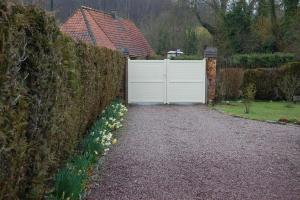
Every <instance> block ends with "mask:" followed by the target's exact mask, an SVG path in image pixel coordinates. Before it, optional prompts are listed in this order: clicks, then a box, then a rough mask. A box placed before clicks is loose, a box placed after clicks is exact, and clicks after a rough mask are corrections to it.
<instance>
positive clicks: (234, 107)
mask: <svg viewBox="0 0 300 200" xmlns="http://www.w3.org/2000/svg"><path fill="white" fill-rule="evenodd" d="M215 108H216V109H217V110H220V111H223V112H225V113H228V114H231V115H236V116H240V117H245V118H249V119H256V120H263V121H266V120H271V121H278V120H280V119H288V120H292V119H295V120H298V121H299V120H300V104H292V103H287V102H271V101H255V102H253V103H252V104H251V111H250V113H249V114H246V113H245V107H244V105H243V103H241V102H239V101H231V102H230V103H228V102H227V103H226V104H217V105H216V106H215Z"/></svg>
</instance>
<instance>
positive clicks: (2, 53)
mask: <svg viewBox="0 0 300 200" xmlns="http://www.w3.org/2000/svg"><path fill="white" fill-rule="evenodd" d="M8 2H9V3H8ZM124 66H125V58H124V57H123V56H122V55H121V54H119V53H118V52H116V51H112V50H108V49H105V48H103V49H100V48H97V47H94V46H90V45H86V44H83V43H80V42H79V43H78V42H75V41H73V40H72V39H70V38H69V37H67V36H64V35H63V34H62V33H61V32H60V31H59V27H58V26H57V25H56V22H55V19H54V18H53V17H51V16H48V15H46V14H45V12H44V11H42V10H39V9H36V8H34V7H23V6H20V5H16V4H13V3H11V1H0V161H1V162H0V199H42V197H43V195H44V194H45V193H48V192H49V191H48V188H49V187H48V186H49V184H51V182H52V178H53V174H54V173H55V172H56V171H57V169H58V167H59V166H61V165H62V164H63V163H64V162H65V161H66V160H67V159H68V158H69V156H70V155H71V154H72V153H74V149H76V146H77V145H78V142H79V140H80V139H81V138H82V137H83V135H84V133H85V132H86V130H87V128H88V127H89V126H90V125H91V124H92V122H93V121H94V120H95V119H96V117H97V116H98V114H99V113H100V112H101V111H102V109H103V108H104V107H105V106H107V105H108V104H109V103H111V101H112V100H114V99H115V98H116V96H117V95H118V93H119V90H120V87H121V84H122V77H123V71H124V70H123V68H124Z"/></svg>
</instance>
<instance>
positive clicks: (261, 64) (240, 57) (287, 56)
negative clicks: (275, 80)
mask: <svg viewBox="0 0 300 200" xmlns="http://www.w3.org/2000/svg"><path fill="white" fill-rule="evenodd" d="M292 61H295V55H294V54H291V53H266V54H262V53H260V54H237V55H234V56H233V57H232V64H233V66H238V67H243V68H275V67H279V66H281V65H283V64H286V63H288V62H292Z"/></svg>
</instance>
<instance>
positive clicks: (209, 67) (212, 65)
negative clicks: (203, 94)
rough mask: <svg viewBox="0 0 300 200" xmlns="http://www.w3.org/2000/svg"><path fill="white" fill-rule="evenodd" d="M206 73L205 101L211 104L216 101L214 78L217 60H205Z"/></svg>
mask: <svg viewBox="0 0 300 200" xmlns="http://www.w3.org/2000/svg"><path fill="white" fill-rule="evenodd" d="M206 73H207V81H208V82H207V86H208V88H207V100H208V102H212V101H215V100H216V78H217V59H216V58H206Z"/></svg>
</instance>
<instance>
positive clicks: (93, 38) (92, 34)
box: [80, 8, 97, 45]
mask: <svg viewBox="0 0 300 200" xmlns="http://www.w3.org/2000/svg"><path fill="white" fill-rule="evenodd" d="M80 11H81V13H82V16H83V20H84V23H85V24H86V28H87V30H88V33H89V34H90V37H91V39H92V42H93V43H94V45H96V44H97V41H96V37H95V36H94V33H93V31H92V30H91V26H90V24H89V22H88V20H87V18H86V15H85V13H84V11H83V10H82V8H81V9H80Z"/></svg>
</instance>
